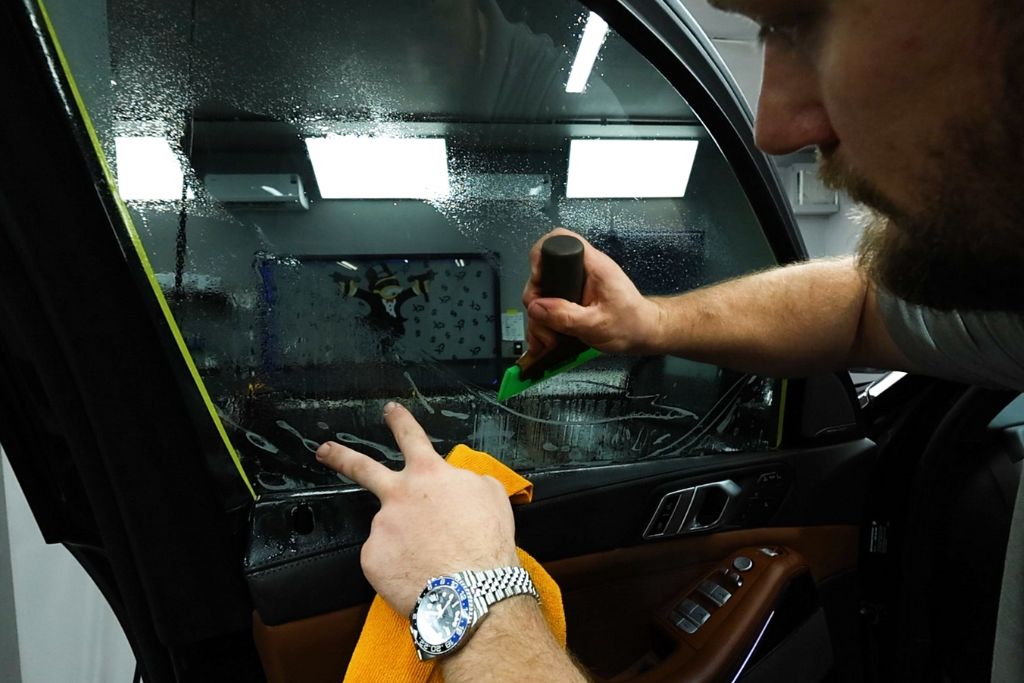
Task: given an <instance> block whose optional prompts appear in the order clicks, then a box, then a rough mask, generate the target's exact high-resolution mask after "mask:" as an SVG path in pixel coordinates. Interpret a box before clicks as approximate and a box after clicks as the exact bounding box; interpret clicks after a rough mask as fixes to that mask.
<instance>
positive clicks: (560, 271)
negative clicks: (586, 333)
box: [519, 235, 587, 380]
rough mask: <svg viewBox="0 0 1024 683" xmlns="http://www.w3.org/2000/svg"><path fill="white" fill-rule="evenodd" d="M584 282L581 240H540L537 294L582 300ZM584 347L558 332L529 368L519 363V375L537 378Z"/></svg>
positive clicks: (569, 358)
mask: <svg viewBox="0 0 1024 683" xmlns="http://www.w3.org/2000/svg"><path fill="white" fill-rule="evenodd" d="M586 283H587V273H586V271H585V270H584V268H583V242H582V241H580V240H579V239H577V238H575V237H573V236H572V235H555V236H554V237H549V238H547V239H546V240H544V244H542V245H541V246H540V295H541V297H543V298H545V299H566V300H567V301H571V302H573V303H574V304H578V303H582V302H583V287H584V286H585V285H586ZM586 349H587V345H586V344H584V343H583V342H581V341H580V340H579V339H576V338H575V337H570V336H568V335H564V334H559V335H557V343H556V345H555V347H554V348H552V349H551V350H550V351H549V352H548V353H546V354H544V355H543V356H541V357H540V358H538V359H537V360H536V361H534V362H533V363H531V364H530V365H529V367H525V368H524V367H522V366H520V368H519V375H520V377H521V378H522V379H524V380H532V379H537V378H538V377H541V376H542V375H543V374H544V373H545V372H546V371H548V370H550V369H551V368H554V367H557V366H559V365H561V364H563V363H565V362H566V361H569V360H573V359H574V358H576V356H578V355H579V354H580V353H582V352H583V351H585V350H586Z"/></svg>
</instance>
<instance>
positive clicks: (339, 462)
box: [316, 441, 397, 500]
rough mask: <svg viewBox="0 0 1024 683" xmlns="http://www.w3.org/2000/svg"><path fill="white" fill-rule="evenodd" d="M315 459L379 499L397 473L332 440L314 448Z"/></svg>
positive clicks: (382, 498) (382, 497)
mask: <svg viewBox="0 0 1024 683" xmlns="http://www.w3.org/2000/svg"><path fill="white" fill-rule="evenodd" d="M316 459H317V460H319V461H320V462H322V463H323V464H324V465H327V466H328V467H330V468H331V469H332V470H334V471H335V472H340V473H341V474H343V475H345V476H346V477H348V478H349V479H351V480H352V481H354V482H355V483H357V484H359V485H360V486H362V487H363V488H365V489H366V490H367V491H369V492H370V493H372V494H373V495H375V496H377V497H378V498H380V499H381V500H384V496H385V495H387V492H388V490H389V489H390V488H391V483H392V480H393V479H394V477H395V476H396V474H397V473H396V472H394V471H392V470H390V469H388V468H387V467H385V466H384V465H382V464H381V463H379V462H377V461H376V460H374V459H373V458H371V457H369V456H366V455H363V454H362V453H360V452H359V451H354V450H352V449H351V448H349V447H348V446H342V445H341V444H339V443H335V442H333V441H328V442H326V443H324V444H321V445H320V448H318V449H317V450H316Z"/></svg>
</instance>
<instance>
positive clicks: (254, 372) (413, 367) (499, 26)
mask: <svg viewBox="0 0 1024 683" xmlns="http://www.w3.org/2000/svg"><path fill="white" fill-rule="evenodd" d="M47 5H48V9H49V11H50V14H51V16H52V17H53V20H54V23H55V25H56V27H57V32H58V37H59V38H60V39H61V41H62V43H63V48H64V50H65V52H66V54H67V55H68V59H69V62H70V64H71V68H72V72H73V74H74V76H75V79H76V81H77V83H78V87H79V89H80V91H81V92H82V95H83V97H84V99H85V101H86V103H87V105H88V109H89V113H90V116H91V118H92V120H93V124H94V126H95V127H96V131H97V134H98V136H99V138H100V140H101V142H102V146H103V149H104V152H105V154H106V156H107V157H108V158H109V159H110V160H111V161H112V162H113V163H114V165H115V171H116V176H117V186H118V191H119V193H120V195H121V197H122V198H123V199H124V200H125V202H126V203H127V205H128V207H129V210H130V215H131V217H132V220H133V222H134V225H135V228H136V229H137V231H138V234H139V236H140V238H141V240H142V244H143V246H144V248H145V252H146V254H147V256H148V258H149V260H150V262H151V263H152V266H153V270H154V277H155V278H156V280H157V282H158V283H159V285H160V287H161V289H162V291H163V292H164V294H165V296H166V297H167V299H168V301H169V303H170V306H171V309H172V310H173V313H174V316H175V318H176V320H177V323H178V325H179V326H180V328H181V330H182V333H183V335H184V337H185V340H186V342H187V344H188V347H189V350H190V353H191V355H192V357H193V359H194V360H195V362H196V364H197V366H198V367H199V369H200V372H201V374H202V377H203V379H204V381H205V383H206V385H207V388H208V390H209V393H210V395H211V396H212V397H213V400H214V402H215V404H216V406H217V410H218V413H219V414H220V416H221V419H222V420H223V421H224V423H225V425H226V426H227V427H228V430H229V434H230V436H231V438H232V442H233V443H234V445H235V446H236V448H237V449H238V450H239V452H240V454H241V457H242V461H243V465H244V466H245V468H246V471H247V472H248V473H249V475H250V477H251V478H252V479H253V480H254V483H255V484H256V485H257V486H258V488H260V489H261V490H264V491H267V490H278V489H292V488H306V487H314V486H328V485H337V484H339V483H344V482H343V480H341V481H339V480H340V477H339V475H335V474H333V473H330V472H327V471H325V470H324V469H323V468H322V467H320V466H319V465H318V464H317V463H316V462H315V460H314V459H313V451H315V449H316V447H317V445H318V444H319V443H321V442H322V441H324V440H327V439H334V440H338V441H341V442H343V443H346V444H349V445H351V446H353V447H355V448H358V449H360V450H362V451H364V452H366V453H368V454H370V455H373V456H375V457H378V458H379V459H381V460H383V461H385V462H388V463H391V464H393V465H394V466H400V464H399V461H400V456H399V454H398V453H397V451H396V449H395V446H394V443H393V441H392V439H391V437H390V434H389V433H388V432H387V430H386V428H385V427H384V425H383V423H382V421H381V417H380V416H381V409H382V406H383V405H384V404H385V403H386V402H387V401H390V400H399V401H401V402H403V403H404V404H405V405H406V406H408V407H409V408H410V409H411V410H412V411H413V412H414V414H415V415H416V416H417V418H418V419H419V420H420V421H421V422H422V423H423V425H424V426H425V428H426V430H427V431H428V433H429V434H430V435H431V438H432V439H433V440H434V441H435V443H436V446H437V448H438V450H439V451H441V452H445V451H446V450H447V449H449V448H450V447H451V446H453V445H454V444H456V443H460V442H464V443H467V444H469V445H471V446H472V447H475V448H478V449H481V450H485V451H488V452H490V453H492V454H494V455H495V456H497V457H499V458H500V459H502V460H504V461H505V462H507V463H509V464H511V465H512V466H513V467H515V468H516V469H519V470H521V471H535V470H541V469H550V468H564V467H590V466H595V465H602V464H611V463H625V462H636V461H642V460H651V459H657V458H670V457H682V456H690V455H702V454H712V453H730V452H736V451H750V450H755V449H767V448H772V447H774V446H775V445H776V444H777V442H778V439H779V428H780V427H779V425H780V412H781V403H782V395H783V391H782V387H783V385H782V384H781V383H780V382H778V381H774V380H769V379H764V378H759V377H752V376H747V375H742V374H739V373H736V372H732V371H730V370H727V369H723V368H718V367H713V366H708V365H702V364H698V363H692V362H688V361H684V360H681V359H675V358H662V357H657V358H624V357H609V356H604V357H601V358H599V359H597V360H595V361H592V362H591V363H589V364H587V365H584V366H583V367H581V368H579V369H576V370H573V371H571V372H569V373H565V374H562V375H559V376H557V377H555V378H553V379H551V380H549V381H547V382H545V383H542V384H540V385H539V386H537V387H535V388H533V389H532V390H530V391H529V392H526V393H524V394H522V395H520V396H517V397H514V398H512V399H510V400H509V401H508V402H506V403H498V402H497V400H496V390H497V387H498V383H499V382H500V380H501V377H502V375H503V373H504V370H505V369H506V368H507V367H508V366H509V365H510V364H511V363H512V362H513V361H514V360H515V358H516V357H517V356H518V355H519V354H520V353H521V352H522V351H523V339H524V334H523V312H522V304H521V300H520V297H521V292H522V288H523V285H524V283H525V281H526V279H527V276H528V274H529V263H528V260H527V253H528V250H529V248H530V246H531V244H533V243H534V242H535V241H536V240H537V239H538V238H539V237H541V236H542V235H543V234H545V233H546V232H548V231H549V230H551V229H552V228H554V227H556V226H564V227H567V228H570V229H572V230H576V231H578V232H580V233H581V234H583V235H584V236H586V237H587V238H588V239H590V240H591V241H592V242H593V243H594V244H596V245H598V246H599V247H601V248H602V249H604V250H605V251H607V252H608V253H609V254H610V255H612V256H613V257H614V258H615V259H616V260H617V261H618V262H620V263H621V264H622V265H623V268H624V269H625V270H626V271H627V273H629V275H630V276H631V277H632V278H633V279H634V281H635V282H636V283H637V285H638V286H639V287H640V289H641V290H642V291H644V292H645V293H649V294H659V295H663V294H673V293H678V292H683V291H687V290H689V289H692V288H695V287H699V286H701V285H705V284H708V283H713V282H716V281H719V280H722V279H725V278H729V277H734V276H736V275H739V274H741V273H745V272H749V271H751V270H756V269H761V268H764V267H767V266H770V265H773V264H774V258H773V256H772V252H771V250H770V248H769V246H768V244H767V242H766V240H765V238H764V236H763V234H762V231H761V228H760V226H759V224H758V221H757V219H756V217H755V215H754V213H753V211H752V210H751V208H750V205H749V203H748V201H747V199H746V197H745V195H744V193H743V191H742V189H741V187H740V185H739V183H738V182H737V179H736V177H735V175H734V174H733V172H732V170H731V168H730V165H729V163H728V161H727V160H726V159H725V158H724V157H723V155H722V153H721V152H720V150H719V147H718V145H717V144H716V140H715V139H714V137H713V136H712V135H711V134H710V132H709V131H708V130H706V129H705V127H704V126H703V125H702V124H701V123H700V119H699V118H698V115H697V114H698V113H695V112H693V111H692V110H691V109H690V108H689V106H688V105H687V103H686V101H685V99H684V98H683V97H682V96H681V95H680V94H679V93H677V92H676V91H675V90H674V89H673V88H672V87H671V86H670V85H669V84H668V82H667V81H665V79H664V78H663V77H662V76H661V75H660V74H659V73H658V72H657V71H656V70H655V69H654V67H653V66H651V65H650V64H649V63H648V62H647V61H646V60H645V59H644V58H643V57H642V56H641V55H640V53H639V52H638V51H637V50H636V49H635V48H633V47H632V46H631V45H630V44H628V43H627V42H626V41H625V40H624V39H623V38H622V37H620V36H618V35H617V34H616V33H615V32H614V31H611V30H608V29H607V25H605V24H604V22H603V21H601V19H600V18H599V17H597V16H596V15H593V14H591V12H590V11H589V10H588V9H587V8H585V7H584V6H583V5H581V4H578V3H570V2H549V1H547V0H432V1H430V2H423V1H422V0H381V1H379V2H374V3H365V2H355V1H348V2H337V1H333V0H332V1H331V2H327V1H326V0H322V1H311V2H303V3H289V2H269V1H256V2H248V3H235V2H226V1H223V0H215V1H211V2H201V3H200V2H183V1H169V0H108V1H107V2H97V1H95V0H88V1H85V2H76V3H71V2H51V3H47ZM589 48H594V49H593V50H591V51H592V52H593V53H594V54H595V55H596V56H595V57H592V58H591V60H590V61H591V62H592V63H593V67H592V68H589V67H588V60H587V59H586V54H585V53H586V52H587V50H588V49H589Z"/></svg>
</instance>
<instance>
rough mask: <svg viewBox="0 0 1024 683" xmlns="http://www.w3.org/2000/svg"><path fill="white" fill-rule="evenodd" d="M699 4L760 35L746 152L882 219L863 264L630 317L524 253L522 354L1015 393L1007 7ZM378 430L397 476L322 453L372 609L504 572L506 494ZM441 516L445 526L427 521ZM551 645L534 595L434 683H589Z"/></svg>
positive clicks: (333, 451) (599, 268)
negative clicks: (575, 342) (752, 144)
mask: <svg viewBox="0 0 1024 683" xmlns="http://www.w3.org/2000/svg"><path fill="white" fill-rule="evenodd" d="M713 4H715V5H716V6H718V7H720V8H721V9H725V10H731V11H738V12H742V13H744V14H747V15H748V16H750V17H752V18H753V19H755V20H756V21H758V22H759V23H760V24H761V26H762V27H763V28H762V36H763V39H764V41H765V64H764V83H763V92H762V95H761V101H760V106H759V110H758V116H757V126H756V140H757V144H758V145H759V146H760V147H761V148H762V149H763V150H765V151H766V152H769V153H772V154H784V153H787V152H792V151H795V150H798V149H802V148H804V147H807V146H809V145H815V146H817V148H818V149H819V150H820V152H821V159H822V171H823V175H824V177H825V178H827V179H828V180H829V181H830V182H832V183H833V184H834V185H836V186H837V187H842V188H844V189H846V190H847V191H848V192H850V194H851V195H852V196H853V197H854V198H855V199H857V200H860V201H862V202H864V203H865V204H867V205H868V206H870V207H872V208H873V209H875V210H876V211H877V212H878V213H877V218H876V220H875V221H874V224H873V225H872V226H871V227H870V228H869V229H868V231H867V233H866V236H865V238H864V242H863V244H862V247H861V251H860V258H859V259H858V260H856V261H855V260H853V259H849V260H833V261H819V262H811V263H807V264H802V265H797V266H792V267H787V268H783V269H778V270H774V271H769V272H764V273H760V274H757V275H753V276H750V277H747V278H742V279H739V280H734V281H731V282H727V283H724V284H720V285H717V286H714V287H709V288H706V289H703V290H699V291H696V292H692V293H688V294H686V295H682V296H678V297H674V298H663V299H645V298H644V297H642V296H641V295H640V294H639V293H638V292H637V290H636V288H635V287H633V285H632V283H631V282H630V281H629V280H628V279H627V278H626V277H625V276H624V275H623V273H622V271H621V270H620V269H619V268H618V266H616V265H615V264H614V263H613V262H612V261H611V260H610V259H608V258H607V257H606V256H604V255H603V254H601V253H599V252H597V251H596V250H594V249H593V248H591V247H589V246H588V248H587V250H586V255H585V264H586V269H587V273H588V282H587V290H586V293H585V296H584V301H583V305H582V306H577V305H574V304H571V303H569V302H566V301H562V300H551V299H541V298H538V294H537V289H536V280H537V272H536V262H537V248H534V251H533V254H532V258H533V262H534V266H535V267H534V272H533V276H532V279H531V282H530V283H529V284H528V285H527V288H526V292H525V294H524V303H525V304H526V306H527V307H528V313H529V321H530V340H529V341H530V349H531V351H530V352H531V353H533V354H539V353H544V352H545V351H546V350H547V349H548V348H550V344H551V341H552V340H553V336H552V331H559V332H564V333H567V334H570V335H573V336H576V337H579V338H580V339H582V340H584V341H585V342H587V343H589V344H591V345H593V346H595V347H597V348H599V349H602V350H604V351H608V352H612V353H628V354H664V353H668V354H677V355H680V356H685V357H687V358H691V359H695V360H702V361H709V362H713V363H716V364H719V365H723V366H728V367H732V368H736V369H740V370H746V371H751V372H757V373H764V374H769V375H780V376H786V375H789V376H798V375H806V374H812V373H819V372H823V371H829V370H834V369H838V368H843V367H846V366H849V365H869V366H876V367H889V368H893V369H905V370H911V371H917V372H925V373H931V374H936V375H942V376H947V377H953V378H956V379H963V380H967V381H974V382H980V383H989V384H1003V385H1005V386H1011V387H1015V388H1018V389H1024V323H1022V316H1021V315H1020V313H1021V311H1022V310H1024V255H1022V243H1024V240H1021V238H1020V231H1021V228H1020V227H1019V226H1020V221H1021V220H1022V219H1021V217H1022V216H1024V193H1022V192H1020V191H1019V189H1018V188H1017V182H1018V180H1017V179H1018V174H1019V172H1020V171H1019V169H1020V168H1022V167H1024V166H1022V164H1021V157H1022V155H1024V126H1020V125H1019V124H1018V123H1017V120H1016V119H1017V116H1018V107H1019V105H1020V104H1021V102H1022V100H1024V60H1020V59H1018V58H1017V57H1018V54H1017V53H1018V52H1019V51H1020V50H1021V49H1024V42H1022V41H1019V40H1018V37H1019V35H1020V33H1021V29H1022V27H1024V21H1022V20H1021V19H1020V18H1019V16H1018V15H1019V14H1020V10H1021V9H1024V7H1021V3H1018V2H1011V1H1010V0H991V1H983V0H947V1H946V2H943V3H935V2H930V1H929V0H900V1H899V2H894V1H893V0H843V1H842V2H839V1H836V2H829V1H827V0H717V1H715V2H714V3H713ZM780 321H781V322H782V323H783V324H780ZM385 419H386V420H387V422H388V424H389V425H390V427H391V428H392V430H393V431H394V432H395V436H396V438H397V440H398V443H399V445H400V446H401V448H402V451H403V452H404V453H405V455H406V458H407V461H408V464H407V467H406V470H404V471H402V472H392V471H390V470H387V469H386V468H385V467H384V466H383V465H380V464H379V463H376V462H374V461H373V460H371V459H369V458H367V457H365V456H362V455H360V454H358V453H356V452H354V451H352V450H350V449H348V448H345V447H343V446H339V445H336V444H325V445H324V446H323V447H322V448H321V450H320V451H319V452H318V457H319V458H320V459H321V460H322V461H323V462H325V463H326V464H328V465H329V466H331V467H333V468H335V469H337V470H338V471H340V472H342V473H344V474H345V475H347V476H349V477H351V478H353V479H355V480H356V481H359V482H360V483H362V484H364V485H365V486H366V487H367V488H369V489H370V490H371V491H373V492H374V493H375V494H377V495H378V496H379V497H380V498H381V501H382V504H383V505H382V509H381V512H380V513H379V514H378V515H377V517H376V518H375V520H374V525H373V530H372V533H371V535H370V538H369V540H368V541H367V543H366V545H365V546H364V548H363V554H362V562H363V567H364V570H365V572H366V575H367V578H368V579H369V580H370V582H371V583H372V584H373V585H374V587H375V588H376V589H377V590H378V592H379V593H380V594H381V595H382V596H383V597H384V598H385V599H386V600H387V601H388V602H390V603H391V604H392V605H393V606H394V607H395V608H396V609H397V610H398V611H399V612H402V613H408V612H409V610H410V609H411V608H412V606H413V603H414V601H415V599H416V596H417V594H418V593H419V591H420V590H421V588H422V585H423V582H424V580H425V579H426V577H428V576H435V575H438V574H441V573H448V572H458V571H462V570H465V569H479V568H488V567H501V566H506V565H514V564H516V560H515V556H514V554H513V538H512V534H513V521H512V515H511V511H510V508H509V505H508V502H507V500H506V498H505V495H504V492H503V491H502V490H501V488H500V487H499V486H498V485H497V484H496V483H495V482H493V481H491V480H488V479H486V478H482V477H477V476H475V475H472V474H468V473H466V472H461V471H457V470H455V469H454V468H451V467H449V466H448V465H446V464H445V463H444V462H443V461H442V460H441V458H440V457H439V456H438V455H437V454H436V453H434V451H433V448H432V447H431V445H430V442H429V441H428V439H427V438H426V435H425V434H424V433H423V431H422V429H420V428H419V426H418V425H417V424H416V422H415V420H413V418H412V417H411V415H410V414H409V413H408V412H407V411H405V409H403V408H401V407H397V406H390V407H389V409H388V410H387V414H386V417H385ZM456 490H457V491H459V492H460V495H458V496H451V495H445V496H444V497H443V498H442V497H441V496H440V495H439V494H438V492H439V491H446V492H450V491H456ZM453 507H454V508H456V509H454V510H453V509H452V508H453ZM1020 507H1021V506H1020V505H1018V509H1019V508H1020ZM460 510H463V511H465V513H466V514H460V512H459V511H460ZM442 511H443V514H444V515H445V517H446V519H447V520H448V523H447V524H446V525H443V527H442V526H441V525H434V524H433V522H432V520H433V519H436V518H438V517H440V516H441V515H442ZM1018 514H1019V512H1018ZM424 538H430V539H431V542H430V544H429V546H428V545H426V544H424V543H423V540H422V539H424ZM1014 599H1016V600H1017V601H1018V602H1017V603H1016V605H1017V608H1018V609H1020V608H1021V606H1020V603H1019V600H1020V597H1019V595H1018V596H1016V598H1014ZM1004 609H1005V602H1004ZM1018 627H1019V624H1018ZM1010 631H1011V632H1008V631H1007V629H1005V628H1002V626H1001V629H1000V638H1002V639H1004V642H1003V644H1002V646H1001V647H1003V652H1002V654H1001V653H1000V651H999V648H998V647H997V665H996V668H997V672H998V671H999V667H1000V664H999V660H1000V657H1001V656H1002V658H1003V661H1004V663H1005V662H1006V661H1007V660H1006V657H1007V656H1009V657H1010V659H1013V658H1014V657H1017V658H1018V659H1017V661H1016V662H1011V664H1012V665H1013V666H1020V662H1019V656H1020V655H1019V651H1020V650H1021V646H1020V643H1022V642H1024V636H1022V635H1021V634H1020V633H1019V632H1012V629H1010ZM546 633H547V631H546V629H545V628H544V625H543V622H542V619H541V617H540V612H539V611H538V609H537V607H536V605H535V603H534V601H533V599H532V598H530V597H528V596H519V597H515V598H510V599H508V600H505V601H503V602H500V603H498V605H497V606H496V607H495V609H494V613H493V614H492V615H491V616H490V617H489V618H488V619H487V620H486V621H484V622H483V624H482V625H481V627H480V629H479V630H478V631H477V633H476V634H475V635H474V636H473V637H472V638H471V639H470V640H469V641H468V642H467V643H466V645H465V647H464V648H462V649H461V651H459V652H457V653H454V654H452V655H451V656H450V657H446V658H443V659H442V660H441V666H442V667H443V668H444V675H445V680H446V681H448V682H449V683H458V682H459V681H468V680H470V679H471V678H472V679H473V680H481V679H480V678H479V673H480V672H481V671H486V672H489V677H488V678H487V680H493V681H503V680H509V681H517V680H525V679H526V678H528V679H529V680H531V681H548V680H550V681H574V680H584V677H583V675H582V674H581V673H579V672H578V671H577V670H576V669H575V667H574V666H573V665H572V663H571V662H570V661H569V659H568V658H567V657H566V656H565V655H563V654H562V653H561V652H560V651H559V649H558V647H557V646H556V645H555V643H554V641H553V639H551V638H550V637H549V636H548V635H546ZM1007 652H1009V653H1010V654H1009V655H1007ZM1022 670H1024V669H1022ZM524 672H529V674H528V676H526V675H525V673H524ZM997 679H999V680H1009V679H1008V678H1006V675H1005V674H1003V675H1001V676H1000V675H998V674H997Z"/></svg>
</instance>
